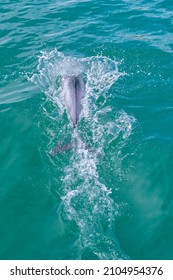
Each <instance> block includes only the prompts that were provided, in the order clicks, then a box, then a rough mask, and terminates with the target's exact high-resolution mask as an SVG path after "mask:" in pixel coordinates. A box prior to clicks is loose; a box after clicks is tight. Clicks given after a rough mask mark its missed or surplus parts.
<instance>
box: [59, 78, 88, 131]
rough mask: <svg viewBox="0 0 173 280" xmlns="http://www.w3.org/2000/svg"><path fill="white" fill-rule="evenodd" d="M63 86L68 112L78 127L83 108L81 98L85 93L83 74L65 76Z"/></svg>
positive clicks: (74, 124)
mask: <svg viewBox="0 0 173 280" xmlns="http://www.w3.org/2000/svg"><path fill="white" fill-rule="evenodd" d="M62 88H63V94H64V100H65V105H66V109H67V114H68V116H69V117H70V119H71V121H72V122H73V126H74V127H76V125H77V122H78V120H79V115H80V112H81V110H82V105H81V100H82V98H83V97H84V95H85V84H84V81H83V78H82V75H81V74H79V75H77V76H63V77H62Z"/></svg>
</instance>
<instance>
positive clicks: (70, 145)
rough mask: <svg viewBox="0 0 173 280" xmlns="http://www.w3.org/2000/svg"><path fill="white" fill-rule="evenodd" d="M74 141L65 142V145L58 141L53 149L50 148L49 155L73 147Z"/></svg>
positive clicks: (54, 154)
mask: <svg viewBox="0 0 173 280" xmlns="http://www.w3.org/2000/svg"><path fill="white" fill-rule="evenodd" d="M74 145H75V143H74V142H71V143H67V144H65V145H62V144H61V143H58V144H57V145H56V146H55V147H54V148H53V150H51V152H50V154H51V156H53V157H55V156H56V155H57V154H61V153H63V152H65V151H69V150H71V149H73V147H74Z"/></svg>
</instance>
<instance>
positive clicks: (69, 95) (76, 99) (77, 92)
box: [51, 74, 87, 156]
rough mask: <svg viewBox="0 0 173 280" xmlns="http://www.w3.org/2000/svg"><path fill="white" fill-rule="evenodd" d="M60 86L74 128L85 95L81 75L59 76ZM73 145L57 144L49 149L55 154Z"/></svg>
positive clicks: (69, 148)
mask: <svg viewBox="0 0 173 280" xmlns="http://www.w3.org/2000/svg"><path fill="white" fill-rule="evenodd" d="M61 86H62V90H63V94H64V100H65V105H66V109H67V114H68V116H69V118H70V119H71V121H72V123H73V126H74V128H75V127H76V125H77V122H78V120H79V115H80V112H81V110H82V104H81V100H82V98H83V97H84V95H85V84H84V81H83V78H82V75H81V74H79V75H77V76H74V75H73V76H63V77H62V78H61ZM74 145H75V143H74V142H72V143H67V144H65V145H61V144H57V145H56V146H55V147H54V149H53V150H52V151H51V155H52V156H56V154H57V153H62V152H64V151H67V150H71V149H72V148H73V147H74ZM84 148H87V146H86V145H85V147H84Z"/></svg>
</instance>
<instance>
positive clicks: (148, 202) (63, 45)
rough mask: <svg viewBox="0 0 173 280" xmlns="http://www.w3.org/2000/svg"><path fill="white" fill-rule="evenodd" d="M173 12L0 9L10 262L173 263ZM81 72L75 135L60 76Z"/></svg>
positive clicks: (1, 231)
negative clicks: (61, 146) (81, 93)
mask: <svg viewBox="0 0 173 280" xmlns="http://www.w3.org/2000/svg"><path fill="white" fill-rule="evenodd" d="M172 8H173V6H172V1H168V0H167V1H166V0H165V1H162V0H151V1H147V0H143V1H142V0H138V1H134V3H133V2H132V1H129V0H121V1H120V0H117V1H113V0H112V1H111V0H107V1H106V0H101V1H95V0H93V1H92V0H91V1H88V0H83V1H75V0H74V1H73V0H71V1H70V0H64V1H58V0H57V1H54V0H52V1H48V0H47V1H46V0H45V1H36V0H34V1H25V0H23V1H22V0H19V1H9V0H7V1H5V2H4V3H1V4H0V15H1V16H0V34H1V35H0V38H1V40H0V74H1V79H0V127H1V134H0V135H1V141H0V142H1V145H0V221H1V227H0V258H1V259H173V237H172V236H173V222H172V221H173V189H172V184H173V175H172V174H173V172H172V170H173V160H172V159H173V125H172V123H173V103H172V102H173V97H172V93H173V78H172V76H173V55H172V54H173V33H172V30H173V29H172V26H173V9H172ZM78 73H82V74H83V77H84V80H85V84H86V94H85V97H84V99H83V110H82V113H81V115H80V121H79V123H78V126H77V128H76V129H75V130H74V129H73V127H72V124H71V122H70V120H69V119H68V116H67V114H66V110H65V105H64V99H63V95H62V89H61V86H60V84H59V77H61V76H62V75H67V74H68V75H70V74H72V75H74V74H78ZM71 141H75V142H76V145H75V147H74V148H73V149H72V150H70V151H66V152H64V153H60V154H57V155H56V156H55V157H52V156H51V150H52V149H53V148H54V147H55V146H56V145H57V143H62V144H66V143H70V142H71ZM84 143H87V146H88V149H86V147H85V146H86V145H84Z"/></svg>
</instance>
